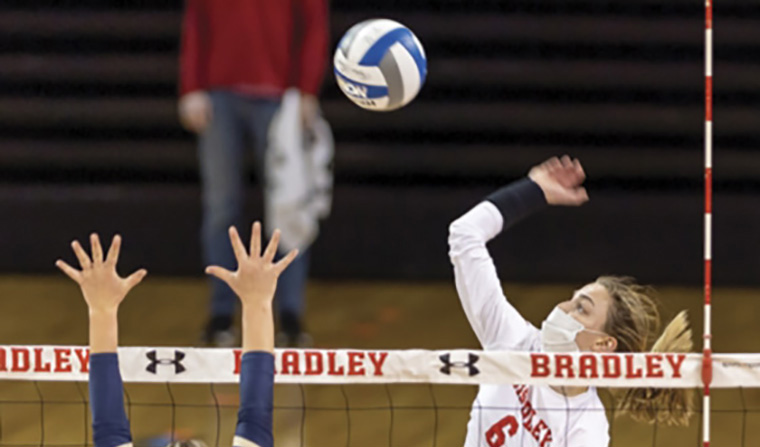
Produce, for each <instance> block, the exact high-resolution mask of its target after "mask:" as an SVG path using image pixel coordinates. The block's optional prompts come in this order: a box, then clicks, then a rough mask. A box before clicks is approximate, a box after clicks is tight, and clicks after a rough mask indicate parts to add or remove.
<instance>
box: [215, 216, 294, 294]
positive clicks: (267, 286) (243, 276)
mask: <svg viewBox="0 0 760 447" xmlns="http://www.w3.org/2000/svg"><path fill="white" fill-rule="evenodd" d="M229 233H230V243H231V244H232V250H233V251H234V252H235V258H236V259H237V262H238V269H237V271H235V272H231V271H229V270H227V269H225V268H223V267H219V266H215V265H214V266H209V267H207V268H206V273H207V274H209V275H212V276H215V277H217V278H219V279H220V280H222V281H224V282H225V283H227V284H228V285H229V286H230V288H231V289H232V290H233V291H234V292H235V293H236V294H237V296H238V297H239V298H240V301H241V302H242V303H243V304H244V305H246V304H258V303H263V304H267V303H271V302H272V299H273V298H274V292H275V290H276V289H277V278H279V277H280V274H281V273H282V272H283V271H285V269H286V268H287V267H288V265H290V263H291V262H293V260H294V259H295V258H296V256H298V250H293V251H291V252H290V253H288V255H287V256H285V257H284V258H282V259H280V260H279V261H278V262H274V257H275V255H276V254H277V245H278V244H279V243H280V230H275V232H274V234H273V235H272V239H271V240H270V241H269V244H268V245H267V248H266V250H264V253H263V254H262V253H261V224H260V223H259V222H255V223H254V224H253V229H252V230H251V246H250V253H249V252H248V250H246V248H245V245H243V241H241V240H240V235H239V234H238V232H237V230H236V229H235V227H230V231H229Z"/></svg>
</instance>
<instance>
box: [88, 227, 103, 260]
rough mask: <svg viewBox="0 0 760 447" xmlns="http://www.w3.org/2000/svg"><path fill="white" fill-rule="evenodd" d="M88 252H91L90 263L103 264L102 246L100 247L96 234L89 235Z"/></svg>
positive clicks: (98, 237)
mask: <svg viewBox="0 0 760 447" xmlns="http://www.w3.org/2000/svg"><path fill="white" fill-rule="evenodd" d="M90 250H91V251H92V262H93V263H94V264H102V263H103V246H102V245H100V236H98V233H92V234H91V235H90Z"/></svg>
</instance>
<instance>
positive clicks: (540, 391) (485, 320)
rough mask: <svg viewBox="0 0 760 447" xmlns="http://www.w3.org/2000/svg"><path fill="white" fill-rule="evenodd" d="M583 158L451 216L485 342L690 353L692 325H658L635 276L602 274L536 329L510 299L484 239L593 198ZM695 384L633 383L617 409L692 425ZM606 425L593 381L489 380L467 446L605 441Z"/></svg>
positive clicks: (476, 325)
mask: <svg viewBox="0 0 760 447" xmlns="http://www.w3.org/2000/svg"><path fill="white" fill-rule="evenodd" d="M584 180H585V174H584V172H583V168H582V167H581V165H580V163H579V162H578V160H571V159H570V158H569V157H567V156H565V157H563V158H562V159H561V160H560V159H557V158H552V159H550V160H548V161H546V162H544V163H543V164H541V165H539V166H536V167H534V168H533V169H532V170H531V171H530V173H529V175H528V177H527V178H525V179H522V180H519V181H517V182H515V183H512V184H510V185H508V186H506V187H504V188H502V189H500V190H498V191H496V192H495V193H493V194H491V195H490V196H488V197H487V198H486V200H485V201H483V202H481V203H480V204H479V205H477V206H475V207H474V208H473V209H472V210H470V211H469V212H468V213H466V214H465V215H464V216H462V217H460V218H459V219H457V220H456V221H454V222H453V223H452V224H451V227H450V229H449V248H450V251H449V255H450V257H451V262H452V264H453V265H454V276H455V280H456V287H457V292H458V293H459V298H460V300H461V302H462V307H463V308H464V311H465V313H466V315H467V319H468V320H469V322H470V325H471V326H472V328H473V330H474V332H475V334H476V335H477V337H478V340H479V341H480V344H481V345H482V346H483V349H485V350H513V351H545V352H566V351H590V352H645V351H648V350H650V346H651V350H653V351H658V352H688V351H690V350H691V347H692V341H691V331H690V330H689V327H688V321H687V320H686V315H685V313H684V312H681V313H680V314H679V315H678V316H677V317H676V318H675V319H674V320H673V321H672V322H671V323H670V324H669V325H668V327H667V328H666V329H665V331H664V332H663V334H662V335H661V336H660V337H659V339H658V340H657V341H656V342H655V343H654V345H651V342H652V340H653V339H654V338H655V337H656V336H657V333H658V330H659V314H658V310H657V304H656V302H655V301H654V299H653V298H652V290H651V289H649V288H647V287H645V286H641V285H638V284H636V283H635V281H633V280H632V279H631V278H623V277H610V276H607V277H600V278H598V279H597V280H596V281H595V282H593V283H590V284H587V285H585V286H584V287H582V288H581V289H579V290H577V291H575V293H574V294H573V295H572V297H571V298H570V299H568V300H567V301H563V302H561V303H559V304H558V305H557V306H556V307H555V308H554V310H553V311H552V312H551V313H550V314H549V316H548V317H547V318H546V320H544V322H543V324H542V325H541V329H540V330H539V329H538V328H536V327H535V326H533V325H532V324H530V323H529V322H527V321H526V320H525V319H524V318H523V317H522V316H521V315H520V314H519V313H518V311H517V310H516V309H515V308H514V307H512V305H511V304H510V303H509V302H508V301H507V300H506V298H505V296H504V292H503V291H502V288H501V283H500V281H499V277H498V276H497V274H496V268H495V267H494V263H493V260H492V259H491V256H490V254H489V252H488V249H487V248H486V243H487V242H488V241H489V240H491V239H493V238H494V237H496V236H497V235H498V234H499V233H500V232H502V231H504V230H505V229H507V228H509V227H510V226H511V225H513V224H515V223H516V222H517V221H519V220H520V219H522V218H524V217H527V216H528V215H529V214H531V213H533V212H535V211H538V210H540V209H542V208H544V207H545V206H546V205H547V204H548V205H569V206H578V205H581V204H583V203H585V202H586V201H588V195H587V193H586V190H585V189H584V188H583V186H582V184H583V181H584ZM691 398H692V395H691V393H690V392H688V391H685V390H672V389H659V390H655V389H630V390H627V391H625V393H624V394H623V396H622V397H621V399H620V400H619V404H618V408H619V409H620V410H622V411H621V412H624V413H628V414H630V415H631V416H633V417H634V419H637V420H642V421H649V422H652V421H655V420H656V421H658V422H662V423H669V424H677V425H685V424H686V423H688V416H689V411H690V408H691ZM608 431H609V425H608V422H607V418H606V416H605V412H604V406H603V405H602V402H601V400H600V399H599V397H598V395H597V393H596V389H595V388H593V387H589V388H567V387H547V386H523V385H514V386H497V385H482V386H481V387H480V390H479V392H478V395H477V398H476V399H475V402H474V403H473V406H472V411H471V413H470V422H469V424H468V426H467V438H466V440H465V447H485V446H488V447H502V446H504V447H524V446H540V447H606V446H607V445H608V444H609V434H608Z"/></svg>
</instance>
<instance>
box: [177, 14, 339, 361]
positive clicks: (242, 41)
mask: <svg viewBox="0 0 760 447" xmlns="http://www.w3.org/2000/svg"><path fill="white" fill-rule="evenodd" d="M327 7H328V6H327V0H276V1H274V0H226V1H215V0H187V1H186V9H185V16H184V23H183V36H182V52H181V61H180V100H179V116H180V121H181V123H182V125H183V126H184V127H185V128H186V129H187V130H189V131H191V132H194V133H196V134H197V135H198V148H199V159H200V168H201V170H200V171H201V180H202V184H203V228H202V231H201V232H202V246H203V256H204V262H205V264H206V265H209V264H212V265H218V266H221V267H224V268H231V267H232V266H233V265H234V263H235V257H234V254H233V252H232V250H231V248H230V245H229V243H228V239H227V228H229V227H230V226H233V225H239V224H240V223H241V220H242V219H243V216H242V213H243V190H244V185H245V178H246V175H245V174H246V172H245V164H244V162H243V160H244V154H245V151H246V150H248V149H249V148H252V149H253V150H254V154H255V158H256V163H257V173H258V178H259V180H260V181H261V182H262V186H263V189H264V201H265V210H267V211H268V210H271V209H272V204H271V202H272V200H273V199H272V197H273V196H275V195H276V194H277V191H275V189H276V188H278V187H280V188H281V187H282V186H281V182H277V181H274V180H275V179H279V178H282V175H279V176H277V175H276V176H275V177H274V178H273V177H272V172H273V170H275V171H276V170H278V169H280V168H279V167H278V166H277V163H274V162H273V161H277V162H278V163H279V162H280V161H281V159H282V158H283V157H273V156H272V155H271V154H270V155H267V152H268V151H270V152H271V150H270V147H271V146H272V145H273V143H272V140H273V138H278V136H277V135H276V134H273V133H272V132H271V130H270V127H271V124H272V121H273V118H275V116H276V114H277V112H278V110H279V108H280V106H281V103H282V98H283V94H284V93H285V91H286V89H288V88H291V87H292V88H295V89H297V90H298V91H299V92H300V101H297V103H298V104H297V106H298V109H299V117H300V119H299V121H300V123H298V124H299V125H300V126H301V129H302V130H303V133H304V134H309V133H310V131H311V130H312V129H314V128H315V126H316V125H317V124H318V122H320V121H321V116H320V110H319V102H318V99H317V93H318V90H319V87H320V85H321V83H322V79H323V76H324V71H325V68H326V63H327V42H328V10H327ZM303 152H304V151H303V150H300V151H298V152H296V153H300V154H303ZM289 153H291V154H292V153H294V152H293V151H291V152H289ZM281 171H282V169H280V172H281ZM290 172H292V171H290ZM296 172H301V171H296ZM278 185H280V186H278ZM291 195H292V194H291ZM266 222H267V224H268V225H267V226H268V227H269V229H270V230H271V228H272V227H273V226H274V225H269V224H271V223H272V220H271V217H270V216H267V219H266ZM277 224H278V225H277V226H281V227H282V228H283V229H284V230H285V232H286V234H298V231H296V230H293V229H291V228H288V227H289V226H291V227H292V226H297V225H298V223H295V224H294V223H291V222H284V223H280V222H277ZM313 227H315V225H311V227H310V228H311V229H310V230H309V231H304V233H308V234H305V235H304V236H303V237H301V238H300V239H297V241H296V242H294V243H287V242H288V241H285V240H283V244H282V245H283V247H284V248H287V249H291V248H299V249H301V253H302V254H301V255H300V256H299V257H298V259H296V261H295V262H293V264H292V265H291V267H290V268H289V269H288V270H287V271H286V272H285V274H284V275H283V277H282V279H281V281H280V287H279V288H278V291H277V292H278V293H277V298H276V302H277V308H278V312H279V322H280V330H281V334H279V336H278V338H279V343H278V344H281V345H300V346H303V345H308V344H310V340H309V336H308V334H306V333H305V332H304V330H303V325H302V313H303V295H304V288H305V283H306V278H307V275H308V266H309V252H308V250H307V249H308V246H309V245H310V244H311V242H312V241H313V239H314V237H316V230H315V229H313ZM234 312H235V295H234V294H233V292H232V290H230V288H229V287H228V286H227V285H226V284H224V283H223V282H221V281H219V280H213V281H212V292H211V315H210V318H209V320H208V323H207V326H206V329H205V332H204V341H205V342H207V343H210V344H213V345H216V346H232V345H233V344H234V343H235V336H234V333H233V332H232V330H231V326H232V321H233V314H234Z"/></svg>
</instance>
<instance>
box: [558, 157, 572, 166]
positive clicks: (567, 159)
mask: <svg viewBox="0 0 760 447" xmlns="http://www.w3.org/2000/svg"><path fill="white" fill-rule="evenodd" d="M559 161H560V162H561V163H562V167H563V168H566V169H567V168H572V167H573V161H572V159H570V156H569V155H563V156H562V158H561V159H560V160H559Z"/></svg>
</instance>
